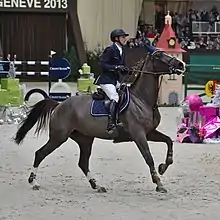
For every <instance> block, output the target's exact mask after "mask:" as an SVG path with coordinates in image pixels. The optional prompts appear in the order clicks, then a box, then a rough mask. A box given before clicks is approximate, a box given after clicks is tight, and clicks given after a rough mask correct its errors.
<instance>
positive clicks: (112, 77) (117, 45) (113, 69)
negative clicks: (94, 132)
mask: <svg viewBox="0 0 220 220" xmlns="http://www.w3.org/2000/svg"><path fill="white" fill-rule="evenodd" d="M127 36H129V34H127V33H125V31H124V30H123V29H115V30H113V31H112V32H111V34H110V39H111V41H112V42H113V44H112V45H110V46H108V47H107V48H106V49H105V50H104V51H103V53H102V54H101V56H100V60H99V61H100V62H99V65H100V67H101V74H100V75H99V76H98V77H97V78H96V79H95V82H94V84H95V85H99V86H100V87H101V89H102V90H103V91H104V92H105V93H106V95H107V96H108V98H109V99H110V105H109V111H110V115H109V123H108V128H107V130H108V131H110V130H112V129H113V128H114V127H115V126H116V113H117V107H118V101H119V95H118V93H117V91H116V88H118V87H119V86H120V84H119V82H118V80H119V72H120V71H121V72H123V71H125V70H126V68H125V66H124V65H125V56H124V52H123V46H124V45H125V44H126V37H127Z"/></svg>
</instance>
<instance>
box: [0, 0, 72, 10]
mask: <svg viewBox="0 0 220 220" xmlns="http://www.w3.org/2000/svg"><path fill="white" fill-rule="evenodd" d="M67 10H68V0H0V11H38V12H43V11H48V12H49V11H51V12H52V11H54V12H65V11H67Z"/></svg>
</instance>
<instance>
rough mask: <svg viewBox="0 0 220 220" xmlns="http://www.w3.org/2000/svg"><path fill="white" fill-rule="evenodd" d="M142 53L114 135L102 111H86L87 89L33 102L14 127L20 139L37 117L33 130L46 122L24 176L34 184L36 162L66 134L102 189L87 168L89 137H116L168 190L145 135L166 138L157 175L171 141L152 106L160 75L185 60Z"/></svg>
mask: <svg viewBox="0 0 220 220" xmlns="http://www.w3.org/2000/svg"><path fill="white" fill-rule="evenodd" d="M145 56H146V57H145V59H143V60H142V62H139V64H138V65H137V66H136V68H135V70H134V71H133V74H136V78H135V81H134V82H133V83H132V85H131V87H130V89H129V91H130V102H129V105H128V107H127V109H126V110H124V111H123V112H122V113H121V114H120V115H119V118H120V121H121V122H122V123H123V127H122V128H120V129H119V128H118V129H117V136H115V134H114V133H113V134H108V133H107V132H106V127H107V123H108V118H107V117H93V116H92V115H91V113H90V107H91V103H92V97H91V95H82V96H73V97H70V98H69V99H67V100H66V101H64V102H62V103H60V104H59V103H58V102H56V101H54V100H51V99H45V100H42V101H40V102H38V103H36V104H35V105H34V106H33V108H32V109H31V110H30V112H29V113H28V117H27V118H26V119H25V120H24V121H23V122H22V124H21V126H20V128H19V129H18V131H17V133H16V136H15V142H16V143H17V144H20V143H21V142H22V140H23V139H24V138H25V136H26V134H27V133H28V131H29V130H30V129H31V128H32V127H33V126H34V125H35V124H36V123H37V128H36V133H39V132H40V130H42V129H44V128H45V127H46V125H47V122H49V140H48V142H47V143H46V144H45V145H44V146H43V147H41V148H40V149H39V150H37V151H36V153H35V160H34V164H33V170H32V172H31V174H30V177H29V179H28V181H29V183H30V184H32V185H33V188H34V189H39V184H38V183H37V179H36V175H37V170H38V167H39V165H40V163H41V162H42V161H43V160H44V158H45V157H46V156H48V155H49V154H51V153H52V152H53V151H54V150H56V149H57V148H59V147H60V146H61V145H62V144H63V143H64V142H66V141H67V139H68V138H71V139H72V140H74V141H75V142H76V143H77V144H78V145H79V148H80V156H79V163H78V165H79V167H80V168H81V170H82V171H83V173H84V174H85V176H86V177H87V179H88V181H89V183H90V185H91V187H92V188H93V189H96V190H98V192H106V189H105V188H104V187H101V186H99V185H98V184H97V182H96V180H95V178H94V176H93V175H92V174H91V172H90V169H89V159H90V155H91V150H92V144H93V141H94V138H101V139H107V140H113V139H115V140H116V142H123V141H134V142H135V143H136V145H137V147H138V149H139V150H140V152H141V154H142V156H143V158H144V160H145V161H146V163H147V165H148V166H149V169H150V174H151V177H152V181H153V183H155V184H156V186H157V187H156V191H158V192H167V190H166V188H165V187H164V186H163V184H162V182H161V180H160V178H159V176H158V174H157V171H156V169H155V166H154V160H153V157H152V155H151V152H150V149H149V145H148V141H155V142H165V143H166V144H167V147H168V150H167V156H166V160H165V163H162V164H160V165H159V168H158V169H159V173H160V174H161V175H162V174H164V173H165V171H166V170H167V168H168V166H169V165H171V164H172V163H173V142H172V140H171V138H170V137H168V136H166V135H165V134H163V133H161V132H160V131H158V130H157V127H158V125H159V123H160V119H161V116H160V112H159V109H158V106H157V99H158V92H159V88H160V82H161V81H160V79H161V77H162V76H163V75H165V74H179V75H180V74H182V73H183V72H185V63H184V62H182V61H181V60H179V59H177V58H175V57H172V56H170V55H168V54H166V53H164V52H162V51H156V52H154V53H152V54H147V55H145ZM126 88H127V87H126Z"/></svg>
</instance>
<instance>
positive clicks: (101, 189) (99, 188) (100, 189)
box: [98, 186, 107, 193]
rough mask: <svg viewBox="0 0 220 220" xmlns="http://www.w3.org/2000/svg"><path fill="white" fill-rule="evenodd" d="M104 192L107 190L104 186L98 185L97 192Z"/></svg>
mask: <svg viewBox="0 0 220 220" xmlns="http://www.w3.org/2000/svg"><path fill="white" fill-rule="evenodd" d="M106 192H107V190H106V188H105V187H102V186H100V187H98V193H106Z"/></svg>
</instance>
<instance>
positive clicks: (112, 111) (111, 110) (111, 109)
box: [107, 100, 118, 132]
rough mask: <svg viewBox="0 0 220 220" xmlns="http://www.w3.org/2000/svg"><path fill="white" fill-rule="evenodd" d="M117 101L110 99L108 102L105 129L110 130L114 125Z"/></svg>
mask: <svg viewBox="0 0 220 220" xmlns="http://www.w3.org/2000/svg"><path fill="white" fill-rule="evenodd" d="M117 106H118V103H117V102H116V101H115V100H111V102H110V104H109V113H110V114H109V120H108V127H107V131H108V132H110V131H111V130H113V129H114V128H115V127H116V111H117Z"/></svg>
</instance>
